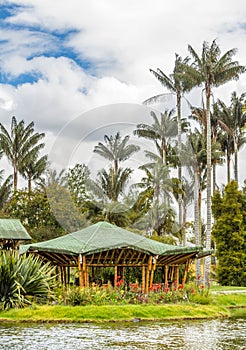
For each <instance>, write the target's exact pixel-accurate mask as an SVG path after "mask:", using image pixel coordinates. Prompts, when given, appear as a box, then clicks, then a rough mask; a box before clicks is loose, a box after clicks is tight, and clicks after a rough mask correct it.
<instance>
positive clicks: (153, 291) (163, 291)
mask: <svg viewBox="0 0 246 350" xmlns="http://www.w3.org/2000/svg"><path fill="white" fill-rule="evenodd" d="M56 295H57V302H58V303H62V304H63V303H65V304H68V305H73V306H78V305H80V306H82V305H83V306H85V305H122V304H123V305H125V304H177V303H179V304H180V303H191V302H192V303H197V304H209V302H210V301H211V299H210V295H209V290H207V289H205V288H204V286H195V285H189V286H187V287H185V288H184V287H183V286H182V285H179V286H175V285H173V286H172V287H169V288H168V287H165V286H163V284H161V283H156V284H153V286H152V287H151V288H150V292H149V294H143V293H142V292H141V289H140V286H139V285H138V283H129V284H128V285H126V284H125V282H124V281H123V280H119V282H118V283H117V287H116V288H113V287H112V286H111V285H110V284H109V285H107V286H106V287H105V286H104V287H99V286H94V287H90V288H79V287H75V286H74V287H69V288H68V289H63V290H59V291H58V293H56Z"/></svg>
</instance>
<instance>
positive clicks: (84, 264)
mask: <svg viewBox="0 0 246 350" xmlns="http://www.w3.org/2000/svg"><path fill="white" fill-rule="evenodd" d="M82 269H83V279H84V287H88V269H87V265H86V256H85V255H83V265H82Z"/></svg>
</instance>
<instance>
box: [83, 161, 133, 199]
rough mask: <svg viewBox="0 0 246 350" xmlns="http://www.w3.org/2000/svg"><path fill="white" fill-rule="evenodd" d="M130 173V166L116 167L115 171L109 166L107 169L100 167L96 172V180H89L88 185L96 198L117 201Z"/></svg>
mask: <svg viewBox="0 0 246 350" xmlns="http://www.w3.org/2000/svg"><path fill="white" fill-rule="evenodd" d="M131 173H132V169H130V168H124V169H123V168H118V169H117V172H115V170H114V169H113V168H109V170H108V171H107V170H106V169H102V170H100V171H99V172H98V175H97V179H96V181H92V180H91V181H90V182H88V185H89V186H90V188H91V190H92V191H93V193H94V194H95V195H96V197H98V199H104V201H108V200H109V201H110V202H117V201H118V199H119V196H120V195H121V194H123V191H124V188H125V186H126V184H127V182H128V180H129V178H130V175H131Z"/></svg>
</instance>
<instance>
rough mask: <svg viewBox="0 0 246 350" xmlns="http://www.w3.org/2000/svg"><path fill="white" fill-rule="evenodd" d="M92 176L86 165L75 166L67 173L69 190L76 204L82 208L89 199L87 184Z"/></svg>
mask: <svg viewBox="0 0 246 350" xmlns="http://www.w3.org/2000/svg"><path fill="white" fill-rule="evenodd" d="M89 176H90V170H89V168H88V166H87V165H85V164H78V163H77V164H75V166H74V167H73V168H69V169H68V172H67V173H66V180H67V185H68V189H69V191H70V193H71V195H72V198H73V200H74V201H75V203H76V204H77V205H78V206H79V207H82V206H83V204H84V202H85V201H86V200H88V199H89V197H88V194H87V193H86V182H87V181H88V179H89Z"/></svg>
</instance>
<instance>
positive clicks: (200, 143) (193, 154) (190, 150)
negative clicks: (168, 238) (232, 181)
mask: <svg viewBox="0 0 246 350" xmlns="http://www.w3.org/2000/svg"><path fill="white" fill-rule="evenodd" d="M181 158H182V162H183V164H185V165H186V166H187V169H188V172H189V174H190V178H191V179H192V181H191V182H192V183H193V184H194V192H193V194H194V231H195V232H194V233H195V241H196V245H198V246H201V245H202V242H201V204H202V190H203V189H204V183H205V178H206V143H205V138H204V135H203V133H201V132H199V130H197V129H195V132H194V133H191V134H190V135H189V137H188V139H187V141H186V143H185V144H183V146H182V151H181ZM186 200H187V199H186ZM196 274H197V276H201V265H200V260H197V263H196Z"/></svg>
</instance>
